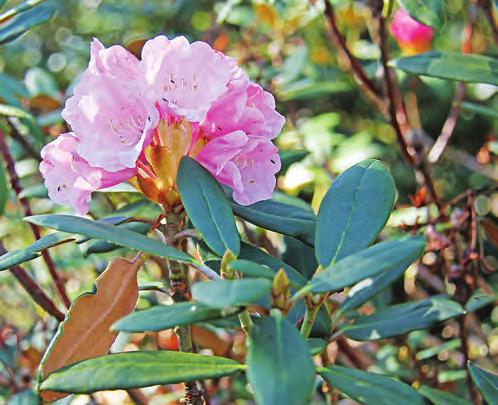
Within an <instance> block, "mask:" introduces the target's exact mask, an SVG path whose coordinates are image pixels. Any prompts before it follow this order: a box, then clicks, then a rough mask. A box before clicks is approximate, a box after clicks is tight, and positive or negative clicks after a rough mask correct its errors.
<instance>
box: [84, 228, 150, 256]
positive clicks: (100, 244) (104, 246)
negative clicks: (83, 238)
mask: <svg viewBox="0 0 498 405" xmlns="http://www.w3.org/2000/svg"><path fill="white" fill-rule="evenodd" d="M123 228H124V229H129V230H130V231H133V232H137V233H139V234H141V235H146V234H147V233H148V232H149V230H150V225H149V224H146V223H143V222H129V223H126V224H122V225H121V226H120V229H123ZM119 247H120V246H118V245H116V244H114V243H109V242H107V241H104V240H92V241H91V242H89V243H88V245H87V246H86V247H85V249H84V250H83V254H84V255H85V256H88V255H90V254H92V253H107V252H112V251H113V250H116V249H118V248H119Z"/></svg>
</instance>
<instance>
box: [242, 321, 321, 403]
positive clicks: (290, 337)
mask: <svg viewBox="0 0 498 405" xmlns="http://www.w3.org/2000/svg"><path fill="white" fill-rule="evenodd" d="M247 366H248V367H249V369H248V371H247V379H248V381H249V383H250V384H251V386H252V389H253V390H254V395H255V397H256V402H257V403H258V404H286V405H304V404H307V403H308V402H309V400H310V398H311V393H312V391H313V386H314V381H315V370H314V367H313V361H312V360H311V356H310V350H309V348H308V345H307V344H306V342H305V341H304V340H303V338H302V337H301V335H300V334H299V332H298V331H297V329H296V328H295V327H294V326H293V325H292V324H291V323H290V322H289V321H287V320H286V319H284V318H280V317H279V318H274V317H266V318H261V319H258V320H256V321H255V323H254V328H253V330H252V332H251V334H250V336H249V348H248V353H247Z"/></svg>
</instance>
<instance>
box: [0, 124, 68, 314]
mask: <svg viewBox="0 0 498 405" xmlns="http://www.w3.org/2000/svg"><path fill="white" fill-rule="evenodd" d="M0 152H1V154H2V155H3V157H4V159H5V166H6V169H7V172H8V173H9V178H10V184H11V186H12V189H13V190H14V191H15V193H16V195H17V198H18V200H19V203H20V204H21V207H22V209H23V212H24V216H31V215H32V212H31V208H30V206H29V202H28V200H27V199H26V198H20V197H19V195H20V194H21V192H22V187H21V182H20V180H19V176H18V175H17V171H16V167H15V163H14V159H13V157H12V155H11V153H10V150H9V147H8V145H7V141H6V139H5V135H4V133H3V132H2V130H1V129H0ZM29 225H30V226H31V230H32V231H33V235H34V236H35V239H36V240H38V239H40V238H41V233H40V228H39V227H38V225H35V224H31V223H30V224H29ZM42 256H43V259H44V260H45V263H46V264H47V267H48V271H49V273H50V276H51V277H52V280H53V281H54V284H55V287H56V290H57V292H58V293H59V296H60V298H61V299H62V302H63V303H64V305H66V307H67V308H69V307H70V306H71V301H70V300H69V297H68V296H67V293H66V289H65V288H64V283H63V282H62V279H61V278H60V276H59V273H58V272H57V269H56V267H55V263H54V262H53V260H52V257H51V256H50V254H49V253H48V251H47V250H44V251H42Z"/></svg>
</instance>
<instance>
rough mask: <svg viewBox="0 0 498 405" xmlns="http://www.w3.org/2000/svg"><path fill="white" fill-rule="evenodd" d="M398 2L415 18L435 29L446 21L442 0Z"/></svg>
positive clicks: (404, 0)
mask: <svg viewBox="0 0 498 405" xmlns="http://www.w3.org/2000/svg"><path fill="white" fill-rule="evenodd" d="M398 3H399V4H400V6H401V7H402V8H403V9H404V10H405V11H406V12H407V13H408V14H410V16H411V17H413V18H414V19H415V20H417V21H419V22H421V23H422V24H425V25H429V26H431V27H433V28H435V29H437V30H439V29H440V28H441V27H442V25H443V24H444V22H445V21H446V12H445V5H444V1H443V0H398Z"/></svg>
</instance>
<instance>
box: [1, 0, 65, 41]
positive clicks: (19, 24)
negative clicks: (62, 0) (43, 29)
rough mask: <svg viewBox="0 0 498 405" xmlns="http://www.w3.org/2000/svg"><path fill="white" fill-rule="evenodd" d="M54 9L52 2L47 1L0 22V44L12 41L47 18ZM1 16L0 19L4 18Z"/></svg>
mask: <svg viewBox="0 0 498 405" xmlns="http://www.w3.org/2000/svg"><path fill="white" fill-rule="evenodd" d="M54 11H55V8H54V6H53V4H52V3H51V2H50V1H48V2H46V3H44V4H40V5H39V6H37V7H33V8H32V9H30V10H27V11H25V12H22V13H18V14H15V15H14V16H13V17H11V18H8V19H7V20H6V21H5V22H2V23H0V44H4V43H6V42H9V41H12V40H14V39H16V38H17V37H19V36H20V35H22V34H24V33H25V32H26V31H28V30H29V29H30V28H32V27H34V26H36V25H38V24H41V23H43V22H45V21H47V20H49V19H50V18H51V17H52V15H53V14H54ZM2 17H3V16H0V19H4V18H2Z"/></svg>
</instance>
